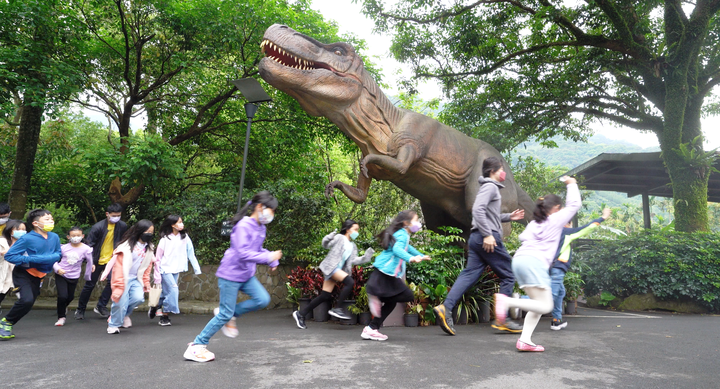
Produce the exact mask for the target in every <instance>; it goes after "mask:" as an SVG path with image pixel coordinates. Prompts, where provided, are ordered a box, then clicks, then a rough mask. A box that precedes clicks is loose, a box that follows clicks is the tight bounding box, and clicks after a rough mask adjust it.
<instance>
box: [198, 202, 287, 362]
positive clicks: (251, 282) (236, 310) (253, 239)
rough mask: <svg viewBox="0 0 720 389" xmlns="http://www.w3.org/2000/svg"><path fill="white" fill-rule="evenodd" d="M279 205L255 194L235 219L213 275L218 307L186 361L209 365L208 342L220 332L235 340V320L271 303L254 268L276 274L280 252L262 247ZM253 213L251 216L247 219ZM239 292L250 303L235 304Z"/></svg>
mask: <svg viewBox="0 0 720 389" xmlns="http://www.w3.org/2000/svg"><path fill="white" fill-rule="evenodd" d="M277 206H278V201H277V199H276V198H275V197H273V196H272V195H271V194H270V193H269V192H266V191H262V192H260V193H258V194H256V195H255V196H254V197H253V198H252V200H251V201H249V202H248V203H247V204H246V205H245V207H243V208H242V209H241V210H240V212H238V213H237V214H236V215H235V217H233V222H234V224H235V225H234V226H233V229H232V233H231V234H230V248H229V249H227V251H225V255H224V256H223V259H222V261H221V262H220V266H219V267H218V270H217V272H216V273H215V275H216V276H217V279H218V287H219V289H220V307H219V308H218V309H216V310H215V317H214V318H212V319H211V320H210V322H208V324H207V325H206V326H205V328H204V329H203V330H202V332H201V333H200V334H199V335H198V336H197V337H196V338H195V340H194V341H193V342H192V343H189V344H188V348H187V350H186V351H185V354H184V357H185V359H189V360H191V361H195V362H209V361H212V360H214V359H215V354H213V353H212V352H210V351H208V350H207V344H208V342H209V341H210V338H211V337H212V336H213V335H215V333H216V332H218V331H219V330H220V329H222V331H223V334H225V336H228V337H230V338H234V337H236V336H238V329H237V326H236V325H235V318H237V317H240V316H241V315H243V314H245V313H248V312H252V311H257V310H258V309H262V308H264V307H266V306H267V305H268V304H269V303H270V294H269V293H268V292H267V290H265V288H264V287H263V286H262V284H261V283H260V281H258V280H257V278H255V267H256V266H257V264H266V265H268V266H270V268H271V270H275V268H277V266H278V264H279V260H280V258H282V251H280V250H277V251H272V252H270V251H268V250H266V249H264V248H263V247H262V245H263V242H264V241H265V231H266V227H265V226H266V225H267V224H268V223H270V222H271V221H272V220H273V218H274V217H275V209H276V208H277ZM248 211H252V214H251V215H250V216H246V215H247V213H248ZM238 291H242V292H243V293H245V294H247V295H248V296H250V299H249V300H245V301H242V302H240V303H238V302H237V295H238Z"/></svg>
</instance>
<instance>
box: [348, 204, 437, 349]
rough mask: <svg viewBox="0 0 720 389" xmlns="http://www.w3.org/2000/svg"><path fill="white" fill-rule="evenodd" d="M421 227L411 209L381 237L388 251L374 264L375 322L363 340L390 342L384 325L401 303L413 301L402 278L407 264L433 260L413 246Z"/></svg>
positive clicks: (372, 296)
mask: <svg viewBox="0 0 720 389" xmlns="http://www.w3.org/2000/svg"><path fill="white" fill-rule="evenodd" d="M421 227H422V224H420V221H419V220H418V215H417V213H416V212H415V211H410V210H408V211H402V212H400V213H399V214H398V215H397V216H396V217H395V219H393V221H392V222H391V223H390V226H388V228H386V229H385V230H384V231H383V232H381V233H380V234H378V236H377V237H378V239H379V240H380V246H382V247H383V248H384V249H385V250H384V251H383V252H382V253H380V255H378V257H377V258H376V259H375V262H373V266H374V267H375V271H373V272H372V273H371V274H370V277H369V278H368V281H367V284H365V290H366V291H367V294H368V300H369V303H370V313H372V315H373V319H372V321H371V322H370V325H368V326H367V327H365V328H364V329H363V332H362V334H360V337H361V338H363V339H370V340H387V338H388V337H387V335H384V334H381V333H380V331H379V329H380V327H382V324H383V322H385V319H387V317H388V316H389V315H390V313H392V311H393V310H394V309H395V306H396V305H397V303H403V302H408V301H412V300H413V298H414V295H413V292H412V291H411V290H410V288H408V287H407V285H406V284H405V281H403V279H402V276H403V275H404V274H405V265H406V263H408V262H420V261H424V260H430V257H428V256H427V255H423V254H422V253H421V252H419V251H417V250H416V249H415V248H414V247H412V246H410V234H414V233H416V232H418V231H419V230H420V228H421Z"/></svg>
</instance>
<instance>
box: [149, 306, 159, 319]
mask: <svg viewBox="0 0 720 389" xmlns="http://www.w3.org/2000/svg"><path fill="white" fill-rule="evenodd" d="M157 310H158V307H150V310H148V317H149V318H150V319H154V318H155V316H157Z"/></svg>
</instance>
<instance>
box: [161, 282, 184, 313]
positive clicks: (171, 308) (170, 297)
mask: <svg viewBox="0 0 720 389" xmlns="http://www.w3.org/2000/svg"><path fill="white" fill-rule="evenodd" d="M178 277H180V274H179V273H173V274H163V275H162V292H161V293H160V300H159V301H158V307H162V311H163V315H167V314H168V313H174V314H178V313H180V307H179V306H178V300H179V299H180V289H178Z"/></svg>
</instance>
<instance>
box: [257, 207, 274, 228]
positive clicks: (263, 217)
mask: <svg viewBox="0 0 720 389" xmlns="http://www.w3.org/2000/svg"><path fill="white" fill-rule="evenodd" d="M274 218H275V215H274V214H273V212H272V210H270V209H269V208H264V209H263V210H262V212H261V213H260V216H259V217H258V221H259V222H260V224H270V222H272V221H273V219H274Z"/></svg>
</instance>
